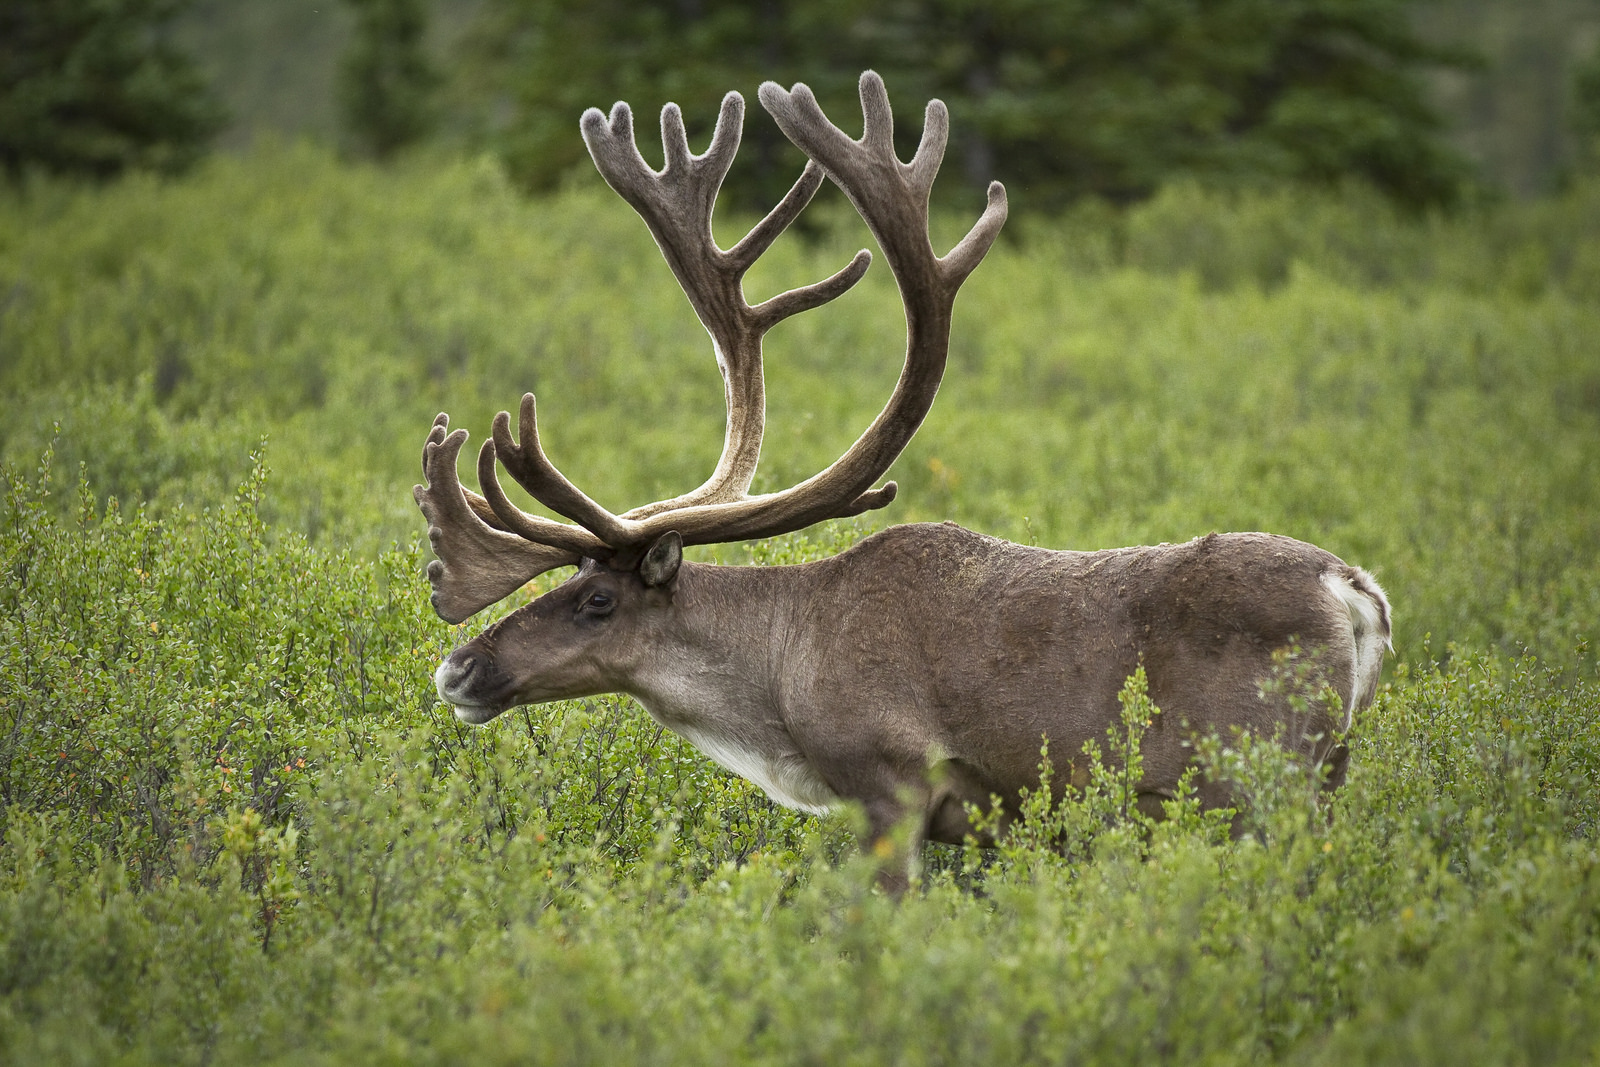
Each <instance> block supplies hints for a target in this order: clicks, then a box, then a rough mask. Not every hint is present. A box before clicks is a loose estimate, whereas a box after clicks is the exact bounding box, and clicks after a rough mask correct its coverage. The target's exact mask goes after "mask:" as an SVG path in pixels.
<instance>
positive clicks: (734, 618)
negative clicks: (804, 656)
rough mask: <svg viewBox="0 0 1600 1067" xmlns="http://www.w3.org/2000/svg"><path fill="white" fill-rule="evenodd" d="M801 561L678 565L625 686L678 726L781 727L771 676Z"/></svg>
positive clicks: (778, 668) (777, 667)
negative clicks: (665, 609) (666, 606)
mask: <svg viewBox="0 0 1600 1067" xmlns="http://www.w3.org/2000/svg"><path fill="white" fill-rule="evenodd" d="M805 566H807V565H802V566H798V567H718V566H713V565H709V564H696V563H685V564H683V566H682V567H681V568H680V570H679V572H678V576H677V580H676V581H675V582H674V587H673V590H672V610H671V613H670V615H669V616H667V620H668V621H666V622H665V623H664V625H662V626H661V627H660V628H659V629H658V630H657V631H656V632H655V633H653V634H651V635H650V638H649V640H648V641H647V642H645V645H646V647H643V648H641V649H639V652H638V655H637V656H636V658H635V660H634V662H633V664H632V666H631V669H630V670H629V671H628V672H627V677H626V678H625V679H623V686H622V688H623V690H624V691H625V692H627V693H628V694H629V695H630V696H633V697H635V698H636V699H637V700H638V701H639V702H640V703H641V704H643V705H644V706H645V709H646V710H647V711H649V712H650V714H651V715H652V716H653V717H654V718H655V719H656V720H657V721H659V722H660V723H662V724H663V725H664V726H666V727H668V728H669V729H672V730H675V731H677V732H679V733H684V732H685V730H686V729H687V730H689V731H693V730H696V729H705V728H708V727H709V728H719V729H721V730H731V731H733V732H736V733H741V734H742V733H748V732H751V731H756V730H761V729H762V728H768V729H773V730H783V722H782V715H781V699H780V695H779V693H778V691H777V686H776V679H777V678H779V677H781V676H782V674H781V672H782V666H783V664H782V660H783V656H784V650H785V648H784V646H785V645H786V635H787V634H789V633H790V632H791V629H792V626H791V623H792V617H793V613H794V602H795V596H794V595H793V590H794V589H795V587H796V584H797V579H798V577H799V575H798V574H797V573H795V572H798V571H801V570H803V569H805ZM750 740H755V738H754V737H751V738H750Z"/></svg>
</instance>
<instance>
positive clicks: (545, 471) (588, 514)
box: [478, 393, 637, 555]
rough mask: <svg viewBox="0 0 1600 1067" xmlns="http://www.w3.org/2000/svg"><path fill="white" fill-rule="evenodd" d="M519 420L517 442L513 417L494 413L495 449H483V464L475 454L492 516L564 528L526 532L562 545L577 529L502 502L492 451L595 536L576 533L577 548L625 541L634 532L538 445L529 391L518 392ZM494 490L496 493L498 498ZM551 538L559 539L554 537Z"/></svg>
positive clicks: (531, 489)
mask: <svg viewBox="0 0 1600 1067" xmlns="http://www.w3.org/2000/svg"><path fill="white" fill-rule="evenodd" d="M517 423H518V432H519V433H520V434H521V436H522V443H521V444H520V445H519V444H518V443H517V442H516V441H514V440H513V439H512V437H511V416H510V415H508V414H506V413H505V412H504V411H502V412H500V413H499V414H498V415H496V416H495V417H494V430H493V436H492V439H491V443H492V444H493V446H494V451H493V452H487V453H486V455H487V463H485V462H484V457H481V456H480V458H479V463H478V480H479V482H480V483H482V485H483V488H484V492H485V494H486V495H488V498H489V503H490V504H491V505H493V506H494V510H495V514H497V515H499V516H500V517H501V519H502V520H504V521H505V522H506V524H507V525H508V526H512V529H516V526H513V525H512V523H513V522H517V523H523V524H525V528H527V529H529V530H530V531H537V530H549V529H550V528H552V527H553V528H554V531H562V532H559V533H557V532H554V531H552V532H551V533H549V534H548V535H546V534H542V533H539V532H529V533H527V534H525V535H524V536H527V537H530V538H532V539H533V540H536V541H544V542H547V543H553V544H564V543H566V542H565V539H566V538H568V537H570V536H572V535H576V534H578V533H579V530H578V529H577V527H573V526H567V525H566V524H564V523H559V522H551V521H550V520H548V519H539V518H538V516H535V515H528V514H526V513H524V512H521V511H518V510H517V509H516V508H515V507H514V506H513V505H512V504H511V503H510V501H507V500H505V495H504V494H503V493H500V485H499V483H498V481H496V480H495V476H494V454H495V453H499V456H500V462H501V463H504V464H505V467H506V470H507V471H509V472H510V473H511V476H512V477H513V478H515V479H516V480H517V483H518V484H519V485H521V486H522V488H524V489H526V490H527V491H528V493H529V494H530V495H532V497H533V498H534V499H535V500H537V501H538V502H539V503H541V504H543V505H544V506H545V507H547V508H549V509H550V510H551V511H554V512H555V513H556V514H558V515H565V516H566V517H567V518H569V519H572V520H573V521H574V522H576V523H578V524H579V526H581V527H583V529H585V530H587V531H589V533H590V534H591V535H592V536H593V538H594V540H590V539H589V538H584V537H579V538H578V539H577V540H578V542H581V543H582V544H583V545H584V546H586V547H585V549H580V551H586V554H589V555H592V554H594V551H604V549H605V546H607V545H609V546H611V547H612V548H617V547H620V546H622V545H626V544H629V543H630V542H631V541H632V540H633V539H634V537H635V536H636V533H637V531H636V530H634V529H632V528H631V527H630V525H629V524H628V523H626V522H625V521H624V520H622V519H619V518H617V517H616V516H615V515H613V514H611V512H609V511H607V510H606V509H605V508H603V507H601V506H600V505H599V504H597V503H595V502H594V501H593V500H591V499H589V497H588V496H587V495H585V493H584V492H583V490H581V489H579V488H578V487H577V486H575V485H573V484H572V483H571V482H570V481H568V480H567V476H566V475H564V474H562V473H561V472H560V471H559V470H557V469H556V465H555V464H554V463H551V462H550V458H549V457H548V456H546V455H545V454H544V449H543V447H541V446H540V444H539V420H538V413H537V411H536V408H535V403H534V399H533V394H532V393H523V394H522V410H521V412H520V417H519V418H518V420H517ZM486 475H487V479H486ZM491 486H492V488H491ZM495 494H498V495H499V498H498V500H497V499H496V496H495ZM501 501H504V503H503V504H502V503H501ZM502 508H506V509H509V510H510V511H511V512H515V513H516V515H517V516H520V519H514V518H512V517H511V516H510V515H509V514H508V513H507V512H506V511H504V510H502ZM552 538H561V539H562V540H560V541H553V540H552Z"/></svg>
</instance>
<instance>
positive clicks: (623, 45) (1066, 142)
mask: <svg viewBox="0 0 1600 1067" xmlns="http://www.w3.org/2000/svg"><path fill="white" fill-rule="evenodd" d="M4 12H5V13H4V14H0V19H3V20H5V30H6V32H4V33H0V37H3V38H4V39H5V40H7V41H8V42H9V43H7V44H0V92H3V93H4V94H5V99H4V103H3V104H0V154H3V155H4V160H5V163H6V165H7V166H8V168H10V169H11V170H12V171H13V172H15V171H16V170H17V168H18V166H19V165H20V164H21V163H22V162H24V161H27V160H30V159H31V160H32V161H33V162H35V163H41V164H43V165H44V166H46V167H48V168H51V169H67V170H72V169H76V170H86V171H90V172H93V173H101V174H104V173H108V172H113V171H115V170H116V169H118V167H119V165H120V164H121V163H122V162H130V163H137V164H143V165H152V164H153V165H157V166H163V167H172V166H181V165H183V164H184V163H186V162H189V161H191V160H192V159H193V158H194V156H195V155H196V154H197V152H199V151H200V150H201V149H202V148H203V147H204V146H206V145H208V144H212V143H215V144H216V145H218V146H220V147H222V148H224V149H230V150H237V149H242V148H244V147H246V146H249V145H251V144H253V143H255V142H256V141H258V140H259V139H261V138H263V137H275V138H280V139H289V140H292V139H296V138H310V139H313V140H316V141H319V142H323V143H325V144H330V145H337V146H339V147H340V148H341V149H342V150H343V151H345V152H347V153H351V154H365V155H373V156H379V157H387V156H390V155H392V154H393V153H395V152H397V151H399V150H402V149H405V148H408V147H414V146H424V145H431V146H435V147H440V146H443V147H449V148H456V149H465V150H469V151H481V150H485V149H487V150H490V151H493V152H494V153H496V154H497V155H498V156H499V157H500V158H501V159H502V160H503V161H504V162H505V164H506V166H507V168H508V170H509V172H510V174H511V176H512V178H513V180H514V182H515V184H517V185H519V186H520V187H522V188H524V189H526V190H530V191H540V190H549V189H553V188H556V187H558V186H559V185H560V183H561V182H562V181H563V179H564V178H565V177H567V175H568V174H569V173H570V172H571V171H572V170H573V169H574V168H581V167H584V166H586V164H587V160H586V157H585V156H584V154H583V150H582V146H581V143H580V141H579V140H578V138H577V137H576V136H575V135H574V133H573V131H574V129H575V127H576V117H577V115H578V114H579V113H580V112H581V110H582V109H583V108H584V107H587V106H596V105H597V106H601V107H605V106H608V105H609V104H610V102H611V101H612V100H615V99H628V100H629V101H631V102H633V103H634V104H635V106H636V107H637V108H639V109H641V110H642V111H643V112H645V113H653V111H654V110H655V108H656V107H657V106H659V104H660V103H663V102H665V101H666V100H668V99H672V100H676V101H678V102H679V103H681V104H682V105H683V107H684V111H685V114H686V116H687V118H688V120H689V123H690V125H691V133H694V132H696V130H695V127H696V126H697V125H698V126H700V127H704V126H705V125H706V123H707V122H708V121H709V117H710V116H714V114H715V111H716V107H715V105H716V101H717V99H718V98H719V97H720V95H721V94H722V93H723V92H724V91H726V89H728V88H738V89H740V90H741V91H743V92H744V93H745V95H746V96H747V98H749V97H753V93H754V90H755V88H756V86H757V84H758V83H759V81H760V80H762V79H764V78H768V77H771V78H773V79H775V80H779V81H783V82H785V83H788V82H790V81H794V80H802V79H803V80H805V81H807V82H808V84H811V85H812V86H813V88H814V89H816V90H817V91H818V94H819V96H820V97H821V98H822V100H823V103H824V105H825V106H826V105H829V104H832V105H834V106H838V105H839V104H841V103H844V104H848V103H849V102H850V96H851V95H852V92H853V86H854V78H855V75H856V74H857V73H858V72H859V71H860V70H862V69H865V68H867V67H869V66H870V67H874V68H876V69H878V70H879V71H880V72H881V73H883V74H884V75H885V77H886V78H887V79H888V83H889V84H890V85H891V86H893V87H895V89H896V90H897V95H896V99H897V100H899V101H919V102H920V101H921V100H923V99H925V98H926V97H928V96H932V95H939V96H941V97H943V98H944V99H945V100H946V101H947V102H948V103H949V104H950V106H951V110H952V113H953V117H954V125H955V128H956V129H957V130H958V131H962V132H961V134H960V139H959V142H958V143H957V144H955V145H953V146H952V152H951V154H952V158H953V159H954V160H955V161H956V163H957V166H956V167H953V168H950V169H951V171H952V172H953V173H954V174H956V175H959V176H960V177H961V178H963V179H965V180H964V182H961V183H957V182H952V181H950V180H949V178H948V176H947V179H946V182H945V190H944V192H943V194H942V195H944V196H945V197H946V199H947V200H956V201H959V200H961V199H962V198H963V197H965V198H967V199H969V200H972V201H976V200H977V198H978V196H979V193H978V191H977V190H981V188H982V185H983V183H984V182H986V181H987V180H988V179H989V178H990V177H996V176H997V177H999V178H1001V179H1002V180H1004V181H1006V182H1007V184H1008V187H1009V188H1010V189H1011V190H1012V197H1013V203H1014V206H1015V208H1016V209H1018V210H1020V211H1023V212H1030V211H1036V210H1039V209H1041V208H1044V209H1054V208H1060V207H1062V206H1064V205H1066V204H1069V203H1072V202H1075V201H1077V200H1080V199H1081V198H1083V197H1085V196H1089V197H1096V198H1100V199H1103V200H1107V201H1110V202H1113V203H1128V202H1134V201H1138V200H1141V199H1144V198H1146V197H1148V196H1150V195H1151V194H1153V193H1154V192H1155V190H1156V189H1157V188H1159V187H1160V186H1161V185H1162V184H1163V183H1165V182H1168V181H1171V180H1173V179H1180V180H1181V179H1199V180H1202V181H1204V182H1207V183H1212V184H1224V185H1241V184H1242V185H1262V184H1269V183H1273V182H1281V181H1283V180H1285V179H1288V180H1310V181H1312V182H1320V183H1328V182H1338V181H1342V180H1345V179H1347V178H1349V177H1352V176H1354V177H1357V178H1361V179H1364V180H1365V181H1367V182H1369V183H1370V184H1373V185H1376V186H1377V187H1378V188H1379V189H1381V190H1382V191H1384V192H1385V193H1386V194H1387V195H1389V196H1390V197H1391V198H1393V199H1395V200H1397V201H1399V202H1401V203H1404V204H1407V205H1409V206H1412V207H1427V206H1432V205H1439V204H1450V203H1452V202H1454V201H1456V200H1458V199H1459V198H1460V197H1461V196H1462V195H1464V194H1465V195H1481V194H1483V193H1489V194H1500V193H1506V194H1510V195H1512V196H1516V197H1524V198H1525V197H1531V196H1537V195H1540V194H1544V193H1550V192H1553V191H1556V190H1559V189H1560V188H1562V187H1563V186H1564V184H1565V183H1566V182H1568V181H1570V179H1571V177H1572V175H1573V173H1574V172H1575V170H1578V169H1583V168H1585V167H1587V166H1588V165H1590V164H1592V162H1593V156H1592V152H1591V146H1592V141H1593V138H1594V136H1595V133H1596V131H1597V130H1600V3H1595V2H1594V0H1426V2H1417V0H1292V2H1282V0H1273V2H1266V0H1216V2H1211V3H1171V2H1166V0H1140V2H1136V3H1107V2H1104V0H1065V2H1063V0H1049V2H1045V0H998V2H988V3H975V2H972V0H869V2H858V0H851V2H844V0H804V2H799V0H763V2H761V3H735V2H729V0H645V2H639V0H595V2H575V0H275V2H273V3H252V2H249V0H100V2H96V3H87V2H85V3H64V4H63V3H55V2H47V0H9V2H8V3H7V4H6V5H5V7H4ZM52 57H53V58H52ZM52 66H53V67H54V72H52V69H51V68H52ZM902 106H908V105H902ZM918 106H920V104H919V105H918ZM30 116H31V117H30ZM905 118H907V119H909V120H911V121H909V122H907V123H905V124H904V125H906V126H908V127H910V128H912V130H913V131H914V129H915V127H916V126H917V125H920V123H919V121H918V120H919V119H920V116H918V115H916V114H914V113H913V114H910V115H907V116H905ZM30 123H31V126H32V129H31V132H30ZM46 126H48V127H50V128H51V129H50V130H46V131H42V130H41V129H40V127H46ZM751 127H752V128H751V129H750V131H749V132H748V133H747V140H748V141H749V142H750V143H751V145H750V147H747V148H746V151H745V156H746V158H745V159H744V160H743V161H742V164H741V168H740V170H739V171H737V172H736V174H735V176H734V178H733V180H732V184H733V193H734V197H735V199H736V201H737V203H738V204H739V206H743V207H751V206H754V205H755V204H756V203H757V202H759V201H770V200H771V199H772V198H774V197H776V196H777V195H780V194H781V191H782V189H783V188H784V187H786V182H787V178H786V175H787V174H789V173H790V172H791V171H792V169H793V164H794V163H795V162H796V159H797V157H794V158H791V157H792V156H793V150H792V149H790V147H789V146H788V145H787V143H786V142H784V141H783V139H782V138H781V137H779V136H778V135H777V132H776V129H775V128H772V127H771V125H770V123H768V122H766V120H765V117H764V116H759V115H758V116H756V118H755V119H754V121H752V123H751ZM73 131H76V132H75V133H74V132H73ZM698 132H701V133H704V132H705V130H704V129H701V130H699V131H698ZM68 134H71V135H72V136H74V137H75V138H76V140H77V142H78V144H77V145H76V146H75V147H62V146H59V145H54V146H53V145H50V144H48V143H46V142H48V141H49V140H50V138H51V137H52V136H53V137H55V138H57V139H59V138H61V137H63V136H66V135H68ZM213 139H214V140H213ZM113 141H121V142H123V144H122V147H121V148H120V149H117V148H113V147H111V145H110V143H109V142H113ZM141 145H142V146H143V147H139V146H141Z"/></svg>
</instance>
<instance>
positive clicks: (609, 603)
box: [583, 591, 617, 615]
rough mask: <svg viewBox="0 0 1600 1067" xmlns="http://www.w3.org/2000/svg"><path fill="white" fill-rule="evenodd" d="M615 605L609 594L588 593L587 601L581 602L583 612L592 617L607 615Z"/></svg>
mask: <svg viewBox="0 0 1600 1067" xmlns="http://www.w3.org/2000/svg"><path fill="white" fill-rule="evenodd" d="M616 604H617V602H616V600H615V598H613V597H612V595H611V594H610V593H605V592H599V591H596V592H593V593H590V594H589V599H588V600H585V601H584V602H583V610H584V611H587V612H589V613H590V614H593V615H609V614H610V613H611V609H612V608H614V607H616Z"/></svg>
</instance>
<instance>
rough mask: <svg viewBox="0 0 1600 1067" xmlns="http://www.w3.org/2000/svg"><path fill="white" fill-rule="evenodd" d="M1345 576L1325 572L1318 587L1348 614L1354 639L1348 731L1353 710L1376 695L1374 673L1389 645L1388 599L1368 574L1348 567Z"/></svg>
mask: <svg viewBox="0 0 1600 1067" xmlns="http://www.w3.org/2000/svg"><path fill="white" fill-rule="evenodd" d="M1350 571H1351V574H1350V576H1349V577H1346V576H1344V575H1341V574H1336V573H1334V572H1333V571H1328V572H1327V573H1325V574H1323V576H1322V584H1323V585H1325V586H1327V588H1328V591H1329V592H1330V593H1332V594H1333V595H1334V596H1335V597H1337V598H1338V600H1339V602H1340V603H1341V604H1343V605H1344V608H1345V610H1346V611H1347V612H1349V614H1350V631H1351V636H1352V637H1354V639H1355V659H1354V660H1353V661H1352V663H1351V672H1350V673H1351V678H1350V700H1349V702H1348V703H1347V704H1346V705H1345V709H1344V728H1345V729H1346V730H1348V729H1350V722H1351V719H1352V718H1353V717H1354V715H1355V710H1356V708H1357V707H1358V706H1359V707H1366V706H1367V705H1368V704H1371V703H1372V700H1373V697H1375V696H1376V695H1377V692H1378V673H1379V671H1380V670H1381V669H1382V668H1383V650H1384V649H1385V648H1393V647H1394V646H1393V645H1392V644H1390V642H1389V600H1388V598H1387V597H1385V596H1384V595H1383V590H1382V589H1381V588H1379V587H1378V583H1377V582H1375V581H1373V580H1372V575H1370V574H1368V573H1367V572H1366V571H1364V570H1362V569H1361V568H1360V567H1351V568H1350Z"/></svg>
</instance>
